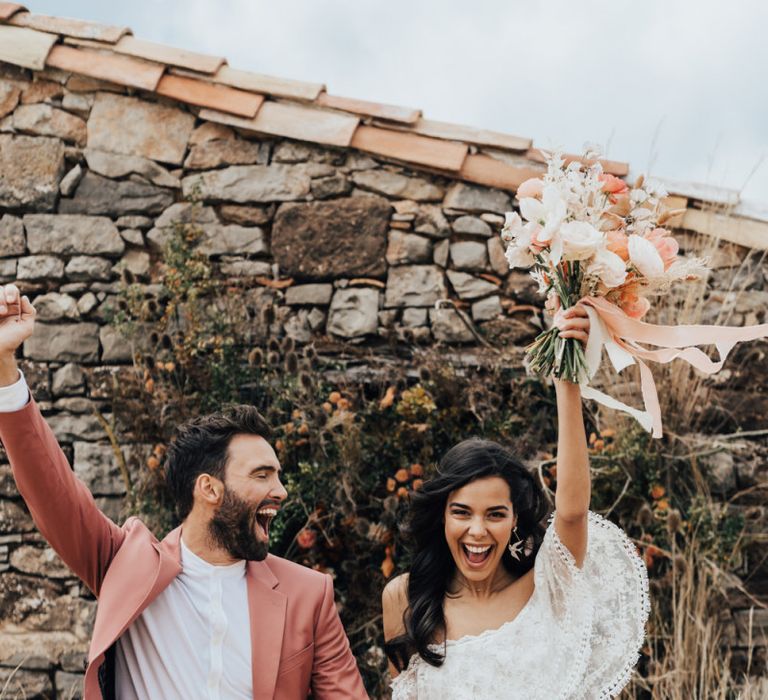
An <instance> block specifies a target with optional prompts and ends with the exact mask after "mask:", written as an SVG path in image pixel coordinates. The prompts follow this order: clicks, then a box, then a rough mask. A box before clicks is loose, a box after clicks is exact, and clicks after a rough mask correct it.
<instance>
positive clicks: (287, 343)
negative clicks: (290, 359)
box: [283, 336, 296, 355]
mask: <svg viewBox="0 0 768 700" xmlns="http://www.w3.org/2000/svg"><path fill="white" fill-rule="evenodd" d="M295 349H296V341H294V339H293V338H291V337H290V336H286V337H285V338H283V352H284V353H285V354H286V355H287V354H288V353H289V352H293V351H294V350H295Z"/></svg>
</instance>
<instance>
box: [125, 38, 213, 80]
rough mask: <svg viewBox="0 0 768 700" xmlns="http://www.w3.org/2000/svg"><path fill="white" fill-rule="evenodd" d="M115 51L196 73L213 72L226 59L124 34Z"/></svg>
mask: <svg viewBox="0 0 768 700" xmlns="http://www.w3.org/2000/svg"><path fill="white" fill-rule="evenodd" d="M114 50H115V51H116V52H117V53H124V54H128V55H129V56H136V57H137V58H146V59H147V60H150V61H156V62H157V63H165V64H167V65H169V66H178V67H179V68H188V69H189V70H193V71H197V72H198V73H215V72H216V71H217V70H219V68H221V67H222V66H223V65H224V64H225V63H226V62H227V60H226V59H225V58H222V57H220V56H208V55H206V54H201V53H193V52H192V51H184V50H183V49H175V48H173V47H172V46H165V45H164V44H155V43H152V42H151V41H142V40H141V39H136V38H135V37H133V36H124V37H123V38H122V39H120V41H118V42H117V44H116V45H115V47H114Z"/></svg>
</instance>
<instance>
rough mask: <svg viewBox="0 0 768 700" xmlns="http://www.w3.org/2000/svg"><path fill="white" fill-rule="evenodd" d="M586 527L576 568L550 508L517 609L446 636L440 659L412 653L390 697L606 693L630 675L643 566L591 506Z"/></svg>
mask: <svg viewBox="0 0 768 700" xmlns="http://www.w3.org/2000/svg"><path fill="white" fill-rule="evenodd" d="M588 527H589V535H588V538H589V539H588V546H587V554H586V556H585V558H584V563H583V566H582V567H581V568H579V567H577V566H576V562H575V559H574V557H573V555H572V554H571V552H570V551H569V550H568V549H567V547H565V545H564V544H563V543H562V541H561V540H560V538H559V536H558V535H557V532H556V531H555V527H554V516H553V517H552V518H550V521H549V525H548V528H547V532H546V534H545V537H544V542H543V543H542V546H541V549H540V550H539V552H538V553H537V556H536V562H535V567H534V580H535V587H534V592H533V595H532V596H531V598H530V599H529V600H528V602H527V603H526V604H525V606H523V608H522V609H521V610H520V612H519V613H518V614H517V615H516V616H515V617H514V618H513V619H512V620H509V621H508V622H505V623H504V624H503V625H502V626H501V627H498V628H496V629H491V630H486V631H484V632H481V633H480V634H478V635H465V636H463V637H461V638H459V639H456V640H448V642H447V643H446V659H445V663H444V665H443V666H442V667H440V668H435V667H432V666H430V665H429V664H427V663H426V662H424V661H423V660H422V659H421V657H419V656H418V655H417V654H415V655H414V656H413V657H411V659H410V660H409V663H408V667H407V668H406V669H405V670H404V671H403V672H402V673H400V674H399V675H398V676H397V677H396V678H395V679H394V680H393V682H392V691H393V694H392V698H393V700H477V698H481V697H490V696H496V697H503V698H508V699H510V698H514V699H515V700H523V699H525V700H556V699H558V698H559V699H560V700H597V699H599V700H608V698H612V697H615V696H616V695H618V694H619V693H620V692H621V690H622V689H623V688H624V687H625V686H626V684H627V683H628V682H629V680H630V678H631V675H632V670H633V668H634V666H635V664H636V663H637V659H638V656H639V650H640V647H641V646H642V643H643V639H644V636H645V629H644V628H645V623H646V621H647V618H648V614H649V612H650V600H649V597H648V575H647V572H646V569H645V565H644V563H643V561H642V559H641V558H640V557H639V555H638V553H637V551H636V548H635V546H634V545H633V544H632V542H631V541H630V540H629V538H628V537H627V536H626V534H625V533H624V532H623V531H622V530H621V529H620V528H618V527H617V526H616V525H614V524H613V523H611V522H609V521H607V520H605V519H604V518H602V517H601V516H599V515H597V514H595V513H590V514H589V520H588ZM518 621H521V622H524V624H521V625H517V624H516V623H517V622H518ZM438 648H439V647H438ZM501 688H503V689H504V692H503V693H501V694H499V689H501Z"/></svg>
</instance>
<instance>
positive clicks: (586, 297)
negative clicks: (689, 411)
mask: <svg viewBox="0 0 768 700" xmlns="http://www.w3.org/2000/svg"><path fill="white" fill-rule="evenodd" d="M665 196H666V192H665V191H664V190H663V189H662V188H660V187H655V186H653V185H652V184H650V183H646V182H645V181H644V179H643V178H642V177H641V178H639V179H638V180H637V181H636V182H635V184H634V186H632V187H630V186H629V185H627V183H625V182H624V181H623V180H621V179H620V178H617V177H615V176H613V175H610V174H607V173H604V172H603V169H602V166H601V164H600V162H599V160H598V154H597V153H596V152H587V153H586V154H585V155H584V157H583V158H582V159H581V160H573V161H571V162H569V163H567V162H566V160H565V159H564V158H563V157H562V156H561V155H560V154H558V153H555V154H553V155H551V156H550V157H549V159H548V163H547V172H546V173H545V174H544V175H543V176H542V177H541V178H535V179H531V180H527V181H526V182H524V183H522V184H521V185H520V187H519V188H518V191H517V198H518V201H519V206H520V214H518V213H516V212H509V213H507V216H506V221H505V224H504V228H503V229H502V231H501V236H502V239H503V240H504V241H505V243H506V244H507V250H506V257H507V260H508V262H509V265H510V267H513V268H515V267H517V268H526V269H530V271H531V276H532V277H533V278H534V279H535V280H536V281H537V282H538V285H539V291H540V292H541V293H542V294H543V295H544V296H545V297H546V298H547V307H548V308H550V309H552V310H556V309H558V308H560V307H562V311H561V312H559V313H560V314H563V313H566V314H567V313H568V309H570V308H572V307H574V306H575V305H576V304H580V305H581V306H583V307H584V308H586V312H587V314H588V317H589V320H590V322H591V331H590V333H589V340H588V342H586V345H585V346H583V345H582V343H580V342H577V340H576V339H575V337H574V336H572V335H570V336H569V335H568V334H564V333H563V332H562V331H561V329H560V328H559V327H558V326H559V324H558V323H555V324H554V325H553V326H552V328H550V329H548V330H545V331H544V332H542V333H541V334H539V336H538V337H537V338H536V340H534V342H533V343H532V344H531V345H530V346H529V348H528V354H527V358H528V364H529V367H530V369H531V370H532V371H533V372H535V373H537V374H540V375H542V376H550V375H552V376H554V377H555V378H557V379H564V380H567V381H570V382H574V383H578V384H580V385H581V389H582V391H581V394H582V396H584V397H585V398H591V399H594V400H596V401H598V402H599V403H602V404H603V405H606V406H608V407H611V408H616V409H618V410H622V411H625V412H626V413H629V414H630V415H632V416H633V417H634V418H636V419H637V420H638V421H639V422H640V423H641V424H642V425H643V427H645V428H646V430H649V431H652V432H653V435H654V436H655V437H660V436H661V434H662V429H661V412H660V408H659V402H658V396H657V393H656V387H655V384H654V381H653V377H652V375H651V372H650V369H649V368H648V366H647V365H646V364H645V363H644V362H643V360H653V361H656V362H671V361H672V360H673V359H675V358H678V357H679V358H682V359H685V360H687V361H688V362H690V363H691V364H692V365H693V366H694V367H696V368H697V369H699V370H701V371H703V372H706V373H708V374H711V373H714V372H717V371H718V370H719V369H720V368H721V367H722V365H723V362H724V361H725V357H726V355H727V354H728V352H729V351H730V350H731V348H732V347H733V346H734V344H735V343H737V342H739V341H742V340H751V339H755V338H759V337H764V336H768V324H764V325H761V326H750V327H747V328H733V327H724V326H654V325H651V324H648V323H645V322H643V321H642V320H641V319H642V318H643V317H644V316H645V315H646V314H647V313H648V311H649V310H650V309H651V299H653V298H658V297H661V296H663V295H665V294H667V293H669V291H670V289H671V288H672V287H673V286H674V285H676V284H678V283H683V282H686V281H691V280H695V279H699V277H700V276H701V275H702V273H703V272H705V271H706V269H707V268H706V264H705V261H703V260H700V259H694V258H685V257H682V256H680V255H679V254H678V253H679V245H678V243H677V241H676V240H675V238H674V237H673V236H672V233H671V231H670V230H669V229H668V228H666V227H665V226H667V225H668V222H669V221H670V220H671V219H672V218H673V217H674V216H675V215H676V214H678V213H679V212H678V211H675V210H672V211H668V210H666V209H665V207H664V204H663V200H664V197H665ZM561 319H562V316H561ZM641 343H642V344H641ZM707 344H714V345H716V347H717V349H718V351H719V353H720V360H719V361H712V360H710V359H709V358H708V357H707V355H705V354H704V353H703V352H702V351H701V350H699V349H698V348H696V347H695V346H696V345H707ZM644 345H653V346H656V347H657V348H659V349H648V348H646V347H644ZM603 348H605V349H606V352H607V354H608V357H609V360H610V361H611V364H612V365H613V367H614V368H615V369H616V371H617V372H620V371H621V370H622V369H624V368H626V367H628V366H630V365H632V364H635V363H637V364H638V365H639V367H640V378H641V387H642V392H643V399H644V402H645V410H644V411H641V410H638V409H635V408H632V407H630V406H627V405H626V404H624V403H621V402H620V401H617V400H616V399H614V398H612V397H611V396H609V395H608V394H605V393H603V392H601V391H598V390H597V389H595V388H594V387H592V386H590V384H589V382H590V380H591V379H592V378H593V377H594V375H595V374H596V372H597V370H598V368H599V366H600V362H601V357H602V349H603Z"/></svg>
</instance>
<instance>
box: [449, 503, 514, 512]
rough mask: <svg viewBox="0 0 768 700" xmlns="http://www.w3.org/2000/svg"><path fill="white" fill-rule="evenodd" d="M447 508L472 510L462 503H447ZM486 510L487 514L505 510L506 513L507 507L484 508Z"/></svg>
mask: <svg viewBox="0 0 768 700" xmlns="http://www.w3.org/2000/svg"><path fill="white" fill-rule="evenodd" d="M448 506H449V507H450V508H464V509H465V510H472V508H470V507H469V506H467V505H464V504H463V503H449V504H448ZM486 510H487V511H488V512H490V511H493V510H507V511H508V510H509V508H508V507H507V506H503V505H502V506H491V507H490V508H486Z"/></svg>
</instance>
